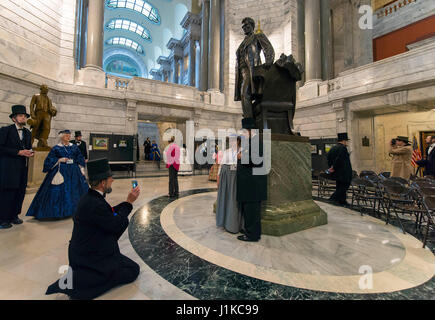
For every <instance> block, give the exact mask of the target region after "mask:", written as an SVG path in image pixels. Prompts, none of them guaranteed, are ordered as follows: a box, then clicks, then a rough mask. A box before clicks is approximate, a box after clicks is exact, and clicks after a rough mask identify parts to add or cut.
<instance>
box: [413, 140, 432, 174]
mask: <svg viewBox="0 0 435 320" xmlns="http://www.w3.org/2000/svg"><path fill="white" fill-rule="evenodd" d="M426 144H427V148H426V152H425V159H422V160H420V161H417V164H418V166H419V167H424V168H425V170H424V175H425V176H429V175H430V176H434V177H435V136H427V137H426Z"/></svg>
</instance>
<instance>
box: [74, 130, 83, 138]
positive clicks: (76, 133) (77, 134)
mask: <svg viewBox="0 0 435 320" xmlns="http://www.w3.org/2000/svg"><path fill="white" fill-rule="evenodd" d="M81 135H82V132H81V131H76V132H75V135H74V137H80V136H81Z"/></svg>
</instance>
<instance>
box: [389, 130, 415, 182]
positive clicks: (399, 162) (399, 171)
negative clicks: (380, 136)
mask: <svg viewBox="0 0 435 320" xmlns="http://www.w3.org/2000/svg"><path fill="white" fill-rule="evenodd" d="M395 141H396V143H393V141H391V142H390V152H389V154H390V156H391V157H392V160H391V177H401V178H403V179H406V180H408V179H409V178H410V176H411V174H412V172H413V169H412V164H411V159H412V146H411V144H410V143H409V140H408V137H404V136H398V137H397V138H396V139H395Z"/></svg>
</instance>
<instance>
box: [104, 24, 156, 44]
mask: <svg viewBox="0 0 435 320" xmlns="http://www.w3.org/2000/svg"><path fill="white" fill-rule="evenodd" d="M107 29H111V30H115V29H123V30H128V31H131V32H134V33H137V34H138V35H139V36H140V37H142V38H143V39H145V40H149V41H151V34H150V32H149V31H148V29H146V28H145V27H143V26H141V25H140V24H137V23H136V22H134V21H131V20H127V19H113V20H110V22H109V23H108V24H107Z"/></svg>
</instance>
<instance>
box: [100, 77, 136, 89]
mask: <svg viewBox="0 0 435 320" xmlns="http://www.w3.org/2000/svg"><path fill="white" fill-rule="evenodd" d="M129 82H130V79H129V78H124V77H119V76H114V75H111V74H106V88H107V89H121V90H122V89H124V90H125V89H127V88H128V84H129Z"/></svg>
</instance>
